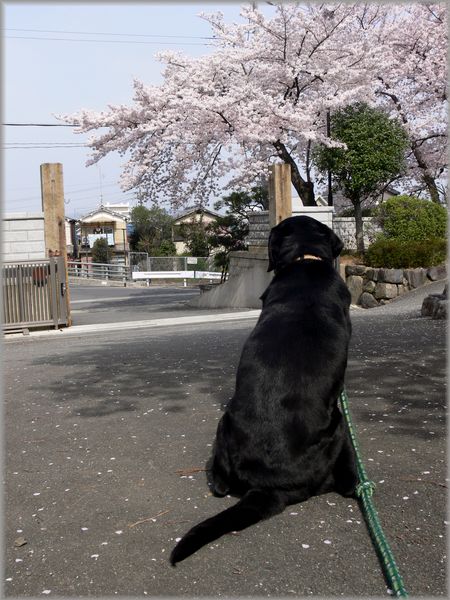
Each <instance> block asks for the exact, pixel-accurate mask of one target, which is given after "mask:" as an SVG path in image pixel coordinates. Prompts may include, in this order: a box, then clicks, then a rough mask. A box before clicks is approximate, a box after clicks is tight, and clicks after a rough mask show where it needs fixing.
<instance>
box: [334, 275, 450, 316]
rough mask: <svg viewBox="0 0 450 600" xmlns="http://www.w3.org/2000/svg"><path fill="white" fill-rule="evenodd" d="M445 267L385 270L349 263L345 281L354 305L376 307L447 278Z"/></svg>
mask: <svg viewBox="0 0 450 600" xmlns="http://www.w3.org/2000/svg"><path fill="white" fill-rule="evenodd" d="M446 275H447V271H446V266H445V265H439V266H437V267H430V268H428V269H424V268H417V269H382V268H378V269H376V268H372V267H366V266H365V265H347V266H346V267H345V283H346V284H347V287H348V289H349V290H350V293H351V295H352V304H357V305H359V306H362V307H363V308H374V307H375V306H379V305H381V304H386V303H387V302H389V301H390V300H393V299H394V298H397V296H401V295H402V294H404V293H406V292H409V291H410V290H413V289H415V288H417V287H420V286H422V285H424V284H425V283H427V282H430V281H437V280H439V279H444V278H445V277H446Z"/></svg>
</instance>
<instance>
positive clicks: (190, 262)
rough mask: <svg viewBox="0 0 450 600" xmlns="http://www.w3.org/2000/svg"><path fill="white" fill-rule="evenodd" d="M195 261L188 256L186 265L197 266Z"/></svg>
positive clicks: (192, 257)
mask: <svg viewBox="0 0 450 600" xmlns="http://www.w3.org/2000/svg"><path fill="white" fill-rule="evenodd" d="M197 262H198V261H197V259H196V258H195V257H194V256H188V257H187V264H188V265H196V264H197Z"/></svg>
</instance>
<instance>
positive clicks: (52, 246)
mask: <svg viewBox="0 0 450 600" xmlns="http://www.w3.org/2000/svg"><path fill="white" fill-rule="evenodd" d="M41 195H42V210H43V212H44V239H45V254H46V256H48V257H49V258H50V257H56V256H61V257H63V259H64V284H65V295H64V297H65V300H66V306H67V323H68V325H69V326H70V325H71V324H72V319H71V316H70V297H69V276H68V270H67V248H66V223H65V220H64V184H63V168H62V164H61V163H44V164H42V165H41Z"/></svg>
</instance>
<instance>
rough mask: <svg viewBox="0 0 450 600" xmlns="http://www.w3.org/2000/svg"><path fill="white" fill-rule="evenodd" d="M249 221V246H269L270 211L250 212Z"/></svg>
mask: <svg viewBox="0 0 450 600" xmlns="http://www.w3.org/2000/svg"><path fill="white" fill-rule="evenodd" d="M248 222H249V233H248V238H247V243H248V245H249V248H250V249H251V248H252V247H253V248H267V242H268V240H269V233H270V225H269V211H267V210H264V211H261V212H249V213H248Z"/></svg>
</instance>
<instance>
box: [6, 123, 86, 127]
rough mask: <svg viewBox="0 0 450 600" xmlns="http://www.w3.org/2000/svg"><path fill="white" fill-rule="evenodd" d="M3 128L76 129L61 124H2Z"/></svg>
mask: <svg viewBox="0 0 450 600" xmlns="http://www.w3.org/2000/svg"><path fill="white" fill-rule="evenodd" d="M2 125H3V127H77V126H76V125H64V124H62V123H2Z"/></svg>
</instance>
